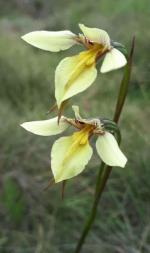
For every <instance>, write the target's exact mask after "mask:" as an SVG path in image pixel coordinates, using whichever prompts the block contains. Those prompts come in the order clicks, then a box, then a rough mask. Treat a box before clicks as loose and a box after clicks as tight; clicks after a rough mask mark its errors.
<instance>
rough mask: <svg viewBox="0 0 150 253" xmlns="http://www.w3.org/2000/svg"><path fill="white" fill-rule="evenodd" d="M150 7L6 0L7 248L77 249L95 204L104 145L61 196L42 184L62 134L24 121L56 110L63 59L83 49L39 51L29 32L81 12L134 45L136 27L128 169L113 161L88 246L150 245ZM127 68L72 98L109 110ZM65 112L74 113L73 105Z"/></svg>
mask: <svg viewBox="0 0 150 253" xmlns="http://www.w3.org/2000/svg"><path fill="white" fill-rule="evenodd" d="M149 16H150V1H149V0H143V1H141V0H126V1H121V0H112V1H108V0H99V1H96V0H94V1H90V0H83V1H70V0H64V1H61V0H55V1H53V0H50V1H48V0H47V1H46V0H44V1H41V0H32V1H29V0H21V1H20V0H11V1H4V0H3V1H0V33H1V37H0V171H1V178H0V187H1V193H0V200H1V202H0V216H1V220H0V227H1V231H0V252H6V253H9V252H15V253H30V252H36V253H40V252H42V253H49V252H54V253H59V252H61V253H62V252H65V253H67V252H68V253H70V252H72V251H73V248H74V247H75V244H76V242H77V239H78V237H79V233H80V231H81V230H82V225H83V223H84V221H85V219H86V216H87V215H88V213H89V210H90V207H91V201H92V197H93V193H94V185H95V178H96V175H97V172H98V167H99V159H98V156H97V155H96V152H95V154H94V156H93V159H92V160H91V162H90V164H89V165H88V167H87V169H86V170H85V172H84V173H83V174H82V175H80V176H78V177H77V178H75V179H73V180H70V181H69V182H68V185H67V187H66V196H65V199H64V201H61V198H60V185H58V184H57V185H55V186H53V187H52V188H50V189H48V190H47V191H44V190H43V189H44V188H45V187H46V185H47V184H48V180H49V178H51V177H52V175H51V172H50V158H49V157H50V155H49V154H50V148H51V146H52V143H53V141H54V140H55V138H54V137H50V138H43V137H38V136H34V135H32V134H29V133H27V132H25V131H24V130H23V129H21V128H20V127H19V124H20V123H22V122H23V121H24V120H26V121H27V120H34V119H35V120H36V119H41V118H43V119H45V118H48V117H51V116H52V115H53V114H52V115H47V114H46V112H47V111H48V109H49V107H50V106H52V105H53V103H54V102H55V99H54V71H55V68H56V66H57V64H58V62H59V61H60V60H61V59H62V58H63V57H65V56H68V55H73V54H74V53H75V52H76V51H78V50H80V48H79V49H78V48H77V49H70V50H68V51H65V52H60V53H49V52H44V51H40V50H38V49H36V48H33V47H31V46H30V45H27V44H25V42H23V41H22V40H21V39H20V37H21V35H23V34H24V33H27V32H30V31H33V30H39V29H48V30H61V29H70V30H72V31H74V32H79V29H78V26H77V25H78V23H79V22H80V23H82V22H83V23H84V24H86V25H88V26H91V27H92V26H93V27H100V28H103V29H106V30H107V31H108V32H109V34H110V35H111V38H112V39H113V40H115V41H118V42H120V43H123V44H125V45H126V46H127V48H129V46H130V42H131V39H132V36H133V35H135V36H136V48H135V56H134V64H133V73H132V80H131V85H130V89H129V96H128V99H127V101H126V104H125V108H124V111H123V114H122V117H121V122H120V125H121V129H122V136H123V142H122V149H123V151H124V152H125V154H126V156H127V157H128V158H129V162H128V164H127V166H126V168H125V169H120V168H114V169H113V172H112V175H111V178H110V180H109V182H108V185H107V188H106V191H105V193H104V195H103V198H102V201H101V203H100V205H99V213H98V215H97V219H96V222H95V225H94V227H93V230H92V231H91V233H90V235H89V237H88V240H87V242H86V245H85V247H84V249H83V253H84V252H86V253H90V252H91V251H93V252H95V253H99V252H101V253H106V252H107V253H141V252H142V253H148V252H150V244H149V243H150V219H149V214H150V204H149V199H150V191H149V189H150V181H149V177H150V170H149V163H150V159H149V143H150V140H149V139H148V138H149V123H148V122H149V114H148V113H149V107H148V103H149V99H150V91H149V75H148V73H149V72H150V64H149V50H150V44H149V41H150V30H149ZM98 68H99V65H98ZM122 73H123V70H118V71H114V72H112V73H108V74H103V75H102V74H99V77H98V79H97V81H96V82H95V84H94V85H93V86H92V87H91V88H89V90H87V91H85V92H84V93H82V94H81V95H79V96H77V97H74V98H73V99H72V100H71V103H70V105H71V104H73V103H74V104H75V103H78V104H80V107H82V109H81V111H83V115H84V116H86V117H97V116H98V117H100V116H101V117H111V116H112V113H113V110H114V108H115V99H116V97H117V91H118V88H119V83H120V80H121V77H122ZM89 101H90V103H89ZM66 114H67V115H70V116H71V110H70V109H69V108H67V110H66Z"/></svg>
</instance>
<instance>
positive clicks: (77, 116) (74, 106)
mask: <svg viewBox="0 0 150 253" xmlns="http://www.w3.org/2000/svg"><path fill="white" fill-rule="evenodd" d="M72 110H73V111H74V114H75V118H76V119H82V117H81V115H80V110H79V106H78V105H73V106H72Z"/></svg>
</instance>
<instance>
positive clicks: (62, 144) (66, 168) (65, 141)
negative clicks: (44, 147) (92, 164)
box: [51, 135, 93, 183]
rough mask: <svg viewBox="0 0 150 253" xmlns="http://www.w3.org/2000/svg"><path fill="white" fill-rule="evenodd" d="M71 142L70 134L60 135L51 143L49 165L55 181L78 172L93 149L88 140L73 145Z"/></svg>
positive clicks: (75, 174)
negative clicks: (84, 142)
mask: <svg viewBox="0 0 150 253" xmlns="http://www.w3.org/2000/svg"><path fill="white" fill-rule="evenodd" d="M73 142H74V139H73V135H72V136H67V137H61V138H60V139H58V140H57V141H56V142H55V143H54V144H53V147H52V151H51V167H52V172H53V175H54V178H55V182H56V183H58V182H60V181H63V180H66V179H69V178H72V177H75V176H77V175H78V174H80V173H81V172H82V171H83V170H84V168H85V166H86V165H87V163H88V161H89V160H90V158H91V156H92V153H93V151H92V148H91V147H90V145H89V143H88V142H87V143H86V144H84V145H81V144H80V145H79V144H78V145H76V146H75V147H74V146H73ZM68 152H70V154H68Z"/></svg>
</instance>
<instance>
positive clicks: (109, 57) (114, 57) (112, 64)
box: [100, 48, 127, 73]
mask: <svg viewBox="0 0 150 253" xmlns="http://www.w3.org/2000/svg"><path fill="white" fill-rule="evenodd" d="M126 64H127V60H126V58H125V56H124V55H123V53H121V52H120V51H119V50H118V49H116V48H113V49H111V50H110V52H108V53H106V56H105V58H104V61H103V63H102V66H101V69H100V71H101V73H106V72H109V71H111V70H114V69H119V68H122V67H123V66H125V65H126Z"/></svg>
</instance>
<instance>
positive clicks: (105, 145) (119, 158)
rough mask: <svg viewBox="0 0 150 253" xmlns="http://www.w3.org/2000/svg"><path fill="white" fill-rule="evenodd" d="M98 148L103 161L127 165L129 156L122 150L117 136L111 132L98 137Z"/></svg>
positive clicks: (120, 165) (116, 164)
mask: <svg viewBox="0 0 150 253" xmlns="http://www.w3.org/2000/svg"><path fill="white" fill-rule="evenodd" d="M96 149H97V152H98V154H99V156H100V157H101V159H102V160H103V162H104V163H106V164H107V165H109V166H119V167H125V165H126V162H127V158H126V157H125V155H124V154H123V153H122V151H121V150H120V148H119V146H118V143H117V141H116V139H115V137H114V136H113V135H112V134H110V133H109V132H106V133H105V134H104V135H101V136H99V137H98V139H97V141H96Z"/></svg>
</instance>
